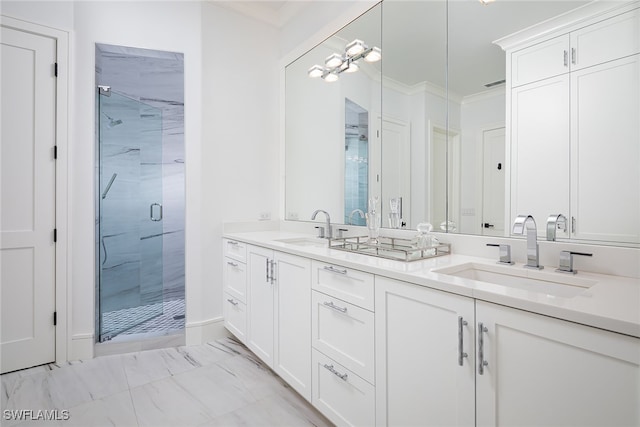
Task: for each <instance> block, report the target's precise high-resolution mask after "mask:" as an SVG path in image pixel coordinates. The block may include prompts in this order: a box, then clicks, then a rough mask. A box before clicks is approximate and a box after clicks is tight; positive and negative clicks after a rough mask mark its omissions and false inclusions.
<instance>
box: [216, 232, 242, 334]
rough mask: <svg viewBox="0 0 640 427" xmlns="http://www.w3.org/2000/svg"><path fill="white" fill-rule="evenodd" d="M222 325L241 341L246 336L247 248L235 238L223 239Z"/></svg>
mask: <svg viewBox="0 0 640 427" xmlns="http://www.w3.org/2000/svg"><path fill="white" fill-rule="evenodd" d="M222 245H223V246H222V248H223V249H222V250H223V254H224V260H223V270H222V271H223V273H222V274H223V300H222V304H223V305H222V312H223V316H224V326H225V327H226V328H227V329H228V330H229V331H230V332H231V333H233V335H235V336H236V338H238V339H239V340H240V341H241V342H243V343H246V338H247V264H246V258H247V252H246V251H247V249H246V245H245V244H244V243H242V242H239V241H236V240H229V239H223V241H222Z"/></svg>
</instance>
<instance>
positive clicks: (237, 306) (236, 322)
mask: <svg viewBox="0 0 640 427" xmlns="http://www.w3.org/2000/svg"><path fill="white" fill-rule="evenodd" d="M223 297H224V299H223V301H222V303H223V305H222V309H223V310H222V312H223V316H224V326H225V328H227V330H228V331H229V332H231V333H232V334H233V335H235V337H236V338H238V339H239V340H240V342H242V343H246V340H247V305H246V304H245V303H243V302H242V301H239V300H238V299H237V298H234V297H233V296H232V295H230V294H228V293H226V292H225V293H224V294H223Z"/></svg>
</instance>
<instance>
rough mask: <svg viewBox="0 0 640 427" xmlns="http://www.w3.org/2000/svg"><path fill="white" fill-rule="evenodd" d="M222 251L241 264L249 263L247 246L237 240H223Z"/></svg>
mask: <svg viewBox="0 0 640 427" xmlns="http://www.w3.org/2000/svg"><path fill="white" fill-rule="evenodd" d="M222 245H223V247H222V251H223V253H224V256H225V257H227V258H232V259H235V260H237V261H240V262H245V263H246V262H247V245H246V243H243V242H238V241H237V240H230V239H223V240H222Z"/></svg>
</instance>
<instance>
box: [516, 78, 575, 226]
mask: <svg viewBox="0 0 640 427" xmlns="http://www.w3.org/2000/svg"><path fill="white" fill-rule="evenodd" d="M511 106H512V113H511V221H510V223H511V224H513V220H514V219H515V217H516V216H517V215H527V214H528V215H533V217H534V218H535V220H536V222H537V225H538V235H539V236H544V235H545V226H544V221H545V220H546V219H547V217H548V216H549V215H550V214H552V213H555V214H563V215H565V216H567V215H568V212H569V127H570V126H569V75H568V74H565V75H562V76H559V77H553V78H550V79H546V80H543V81H540V82H536V83H531V84H528V85H525V86H520V87H518V88H515V89H513V90H512V92H511Z"/></svg>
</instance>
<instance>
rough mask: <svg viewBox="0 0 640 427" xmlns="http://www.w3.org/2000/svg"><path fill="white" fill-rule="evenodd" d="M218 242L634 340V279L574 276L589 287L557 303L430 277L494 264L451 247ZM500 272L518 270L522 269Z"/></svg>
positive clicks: (253, 236) (639, 284)
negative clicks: (444, 250) (395, 253)
mask: <svg viewBox="0 0 640 427" xmlns="http://www.w3.org/2000/svg"><path fill="white" fill-rule="evenodd" d="M223 237H225V238H228V239H234V240H238V241H241V242H245V243H248V244H253V245H258V246H262V247H266V248H270V249H274V250H277V251H281V252H285V253H289V254H293V255H299V256H303V257H307V258H311V259H315V260H318V261H323V262H327V263H335V264H337V265H340V266H343V267H348V268H353V269H356V270H362V271H366V272H369V273H373V274H377V275H380V276H385V277H388V278H391V279H396V280H401V281H405V282H410V283H413V284H415V285H419V286H426V287H429V288H432V289H438V290H442V291H446V292H451V293H454V294H458V295H463V296H467V297H471V298H475V299H478V300H482V301H487V302H492V303H496V304H502V305H505V306H509V307H513V308H518V309H522V310H527V311H531V312H534V313H539V314H543V315H547V316H551V317H555V318H558V319H563V320H568V321H571V322H576V323H580V324H584V325H588V326H593V327H597V328H601V329H606V330H610V331H614V332H618V333H621V334H626V335H630V336H633V337H637V338H640V280H638V279H634V278H628V277H620V276H612V275H605V274H595V273H588V272H579V273H578V274H577V275H575V276H570V277H573V278H576V279H578V280H582V281H585V282H590V283H595V284H593V285H592V286H590V287H589V288H584V291H582V292H580V293H578V295H576V296H573V297H559V296H554V295H548V294H546V293H544V292H532V291H529V290H524V289H517V288H513V287H510V286H503V285H497V284H493V283H488V282H481V281H478V280H473V279H467V278H462V277H456V276H452V275H449V274H443V273H438V272H437V271H434V270H438V269H440V268H443V267H451V266H455V265H459V264H463V263H476V264H482V265H487V266H495V265H496V260H495V259H487V258H479V257H473V256H466V255H459V254H456V253H455V247H454V248H452V252H453V253H452V254H451V255H445V256H440V257H436V258H430V259H426V260H421V261H411V262H403V261H394V260H389V259H383V258H377V257H374V256H369V255H361V254H356V253H351V252H346V251H341V250H336V249H329V248H328V247H321V246H301V245H297V244H292V243H287V242H282V241H280V240H286V239H296V238H300V239H303V238H313V237H312V236H309V235H306V234H299V233H290V232H283V231H258V232H245V233H225V234H224V236H223ZM319 240H320V239H319ZM506 268H512V269H515V270H514V271H516V270H518V269H520V270H523V269H524V268H523V266H522V264H515V265H513V266H509V267H506ZM555 268H556V266H546V267H545V269H544V270H543V271H544V273H545V274H544V276H545V277H547V278H548V280H554V279H557V280H558V281H564V280H566V278H567V275H566V274H563V273H557V272H555Z"/></svg>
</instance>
